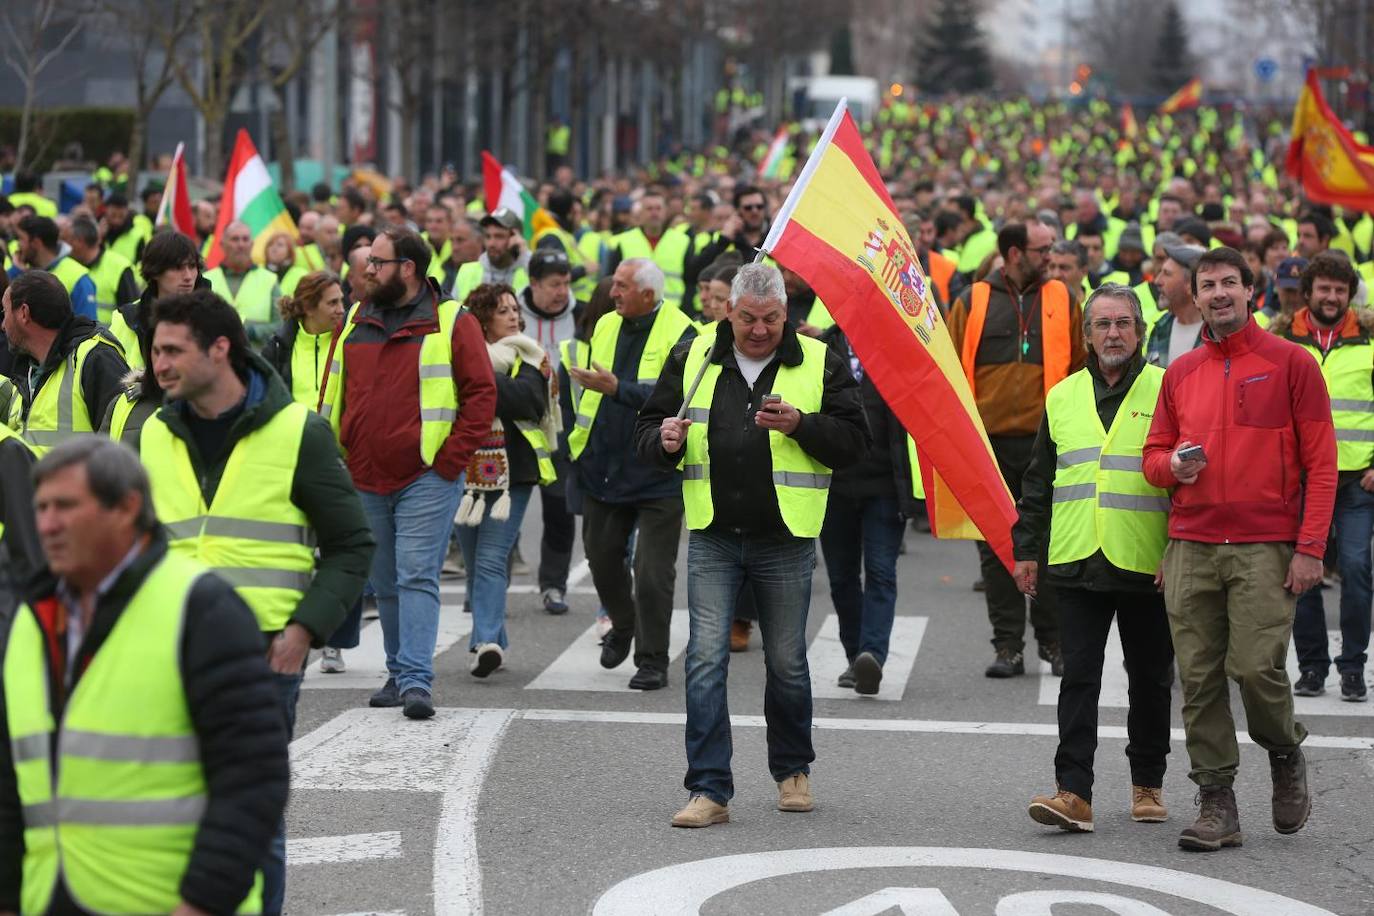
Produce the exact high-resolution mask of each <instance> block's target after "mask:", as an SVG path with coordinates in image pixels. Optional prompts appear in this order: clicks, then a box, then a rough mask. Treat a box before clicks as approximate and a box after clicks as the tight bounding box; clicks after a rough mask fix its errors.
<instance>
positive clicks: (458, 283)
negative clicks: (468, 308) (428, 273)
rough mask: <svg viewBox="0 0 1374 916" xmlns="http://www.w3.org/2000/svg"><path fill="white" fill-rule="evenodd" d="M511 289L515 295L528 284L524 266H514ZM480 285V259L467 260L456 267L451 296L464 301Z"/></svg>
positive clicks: (528, 280) (528, 276)
mask: <svg viewBox="0 0 1374 916" xmlns="http://www.w3.org/2000/svg"><path fill="white" fill-rule="evenodd" d="M512 280H513V281H514V282H512V283H511V289H513V290H515V295H517V296H518V295H520V292H521V290H523V289H524V288H525V287H527V286H529V285H530V275H529V274H528V273H526V271H525V268H523V267H517V268H515V276H514V277H512ZM481 285H482V263H481V262H480V261H468V262H467V263H466V264H464V265H463V266H462V267H459V268H458V273H457V274H456V275H455V276H454V278H453V298H454V299H455V300H457V301H458V302H460V303H462V302H466V301H467V298H468V293H470V292H472V291H473V290H474V289H476V288H477V287H479V286H481Z"/></svg>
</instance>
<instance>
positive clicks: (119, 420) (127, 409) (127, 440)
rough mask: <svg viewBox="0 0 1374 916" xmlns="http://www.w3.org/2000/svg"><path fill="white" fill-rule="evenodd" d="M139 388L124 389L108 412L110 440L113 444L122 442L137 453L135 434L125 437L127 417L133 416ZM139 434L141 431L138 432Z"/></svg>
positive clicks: (136, 386) (131, 433) (127, 424)
mask: <svg viewBox="0 0 1374 916" xmlns="http://www.w3.org/2000/svg"><path fill="white" fill-rule="evenodd" d="M139 390H140V386H138V385H134V386H133V387H130V388H127V389H125V390H124V391H123V392H122V393H121V394H120V395H119V397H117V398H115V401H114V409H113V410H111V411H110V438H111V439H113V440H114V441H115V442H122V443H124V444H125V445H127V446H129V448H131V449H133V450H134V451H138V437H137V434H136V432H130V433H129V435H127V436H126V435H125V433H126V431H127V430H128V426H129V417H130V416H132V415H133V412H134V405H135V404H137V403H138V392H139ZM139 432H141V430H139Z"/></svg>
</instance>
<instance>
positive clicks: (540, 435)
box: [510, 356, 558, 487]
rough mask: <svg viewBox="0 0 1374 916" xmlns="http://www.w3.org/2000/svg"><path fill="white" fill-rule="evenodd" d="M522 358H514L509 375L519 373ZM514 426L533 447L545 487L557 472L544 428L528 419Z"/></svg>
mask: <svg viewBox="0 0 1374 916" xmlns="http://www.w3.org/2000/svg"><path fill="white" fill-rule="evenodd" d="M521 365H522V360H521V359H520V357H518V356H517V357H516V358H515V365H513V366H511V367H510V377H511V378H515V377H516V376H517V375H519V374H520V366H521ZM515 428H516V429H518V430H520V434H521V435H522V436H524V437H525V441H526V442H528V443H529V444H530V448H532V449H534V459H535V461H537V462H539V485H540V486H541V487H547V486H548V485H549V484H551V483H553V482H554V481H555V480H557V479H558V472H557V471H556V470H555V469H554V466H553V448H552V447H551V445H550V444H549V437H548V436H546V435H544V428H543V427H542V426H540V425H539V424H538V423H534V422H532V421H530V420H516V421H515Z"/></svg>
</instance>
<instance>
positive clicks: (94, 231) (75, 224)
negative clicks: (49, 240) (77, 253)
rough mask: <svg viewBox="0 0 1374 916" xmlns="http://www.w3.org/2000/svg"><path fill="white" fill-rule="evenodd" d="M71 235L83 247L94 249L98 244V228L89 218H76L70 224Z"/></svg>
mask: <svg viewBox="0 0 1374 916" xmlns="http://www.w3.org/2000/svg"><path fill="white" fill-rule="evenodd" d="M71 230H72V235H73V236H75V237H76V238H78V239H80V240H81V243H82V244H83V245H89V246H91V247H95V246H96V245H99V244H100V227H99V226H97V225H96V224H95V220H93V219H91V218H90V217H89V216H77V217H74V218H73V219H72V222H71Z"/></svg>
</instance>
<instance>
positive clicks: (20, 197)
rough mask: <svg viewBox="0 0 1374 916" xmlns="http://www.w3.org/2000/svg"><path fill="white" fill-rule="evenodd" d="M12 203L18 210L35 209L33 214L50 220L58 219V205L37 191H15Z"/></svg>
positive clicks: (12, 195)
mask: <svg viewBox="0 0 1374 916" xmlns="http://www.w3.org/2000/svg"><path fill="white" fill-rule="evenodd" d="M10 203H11V204H13V205H14V206H15V207H16V208H18V207H23V206H26V205H27V206H30V207H33V212H34V213H36V214H37V215H39V216H46V217H47V218H48V219H57V204H55V203H53V202H52V201H50V200H48V199H47V198H46V197H44V196H43V195H42V194H39V193H38V192H36V191H15V192H14V193H13V194H11V195H10Z"/></svg>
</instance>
